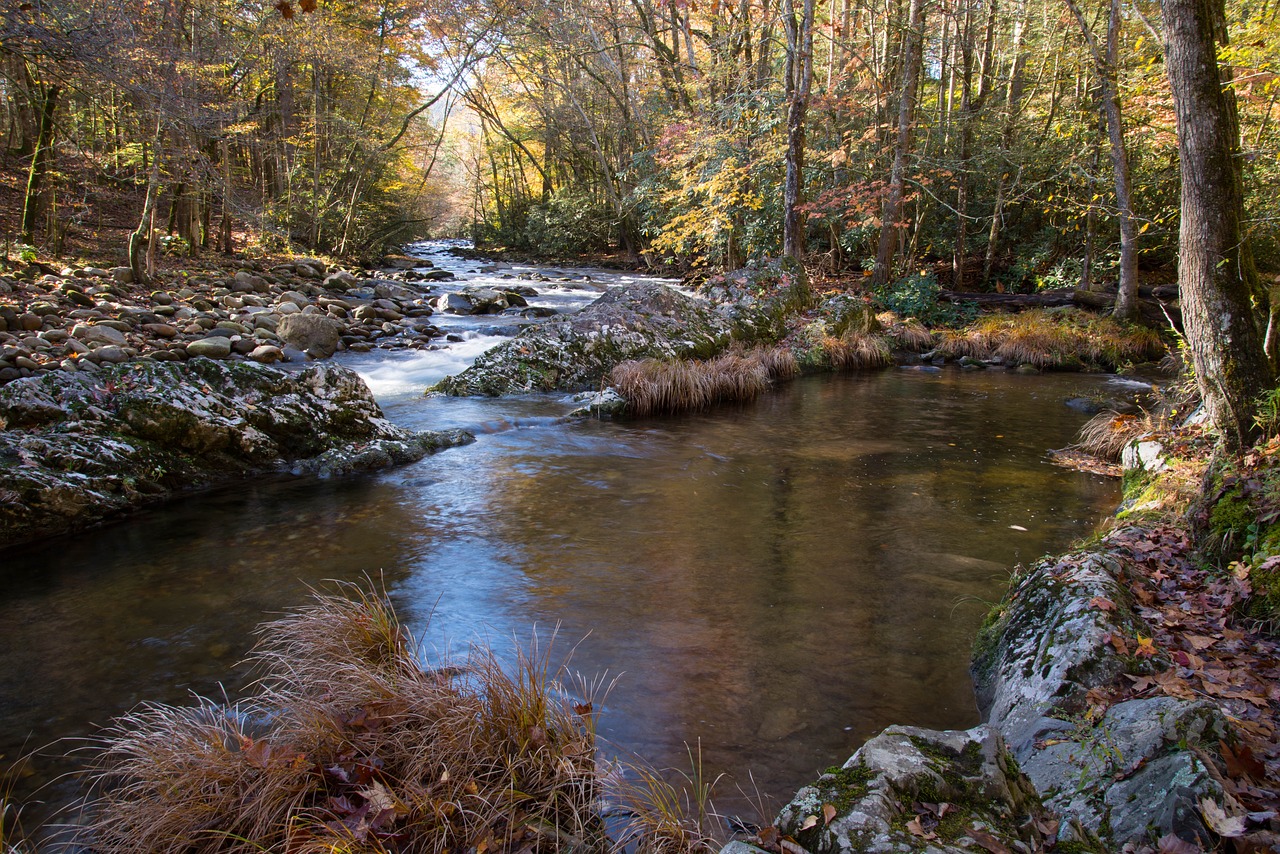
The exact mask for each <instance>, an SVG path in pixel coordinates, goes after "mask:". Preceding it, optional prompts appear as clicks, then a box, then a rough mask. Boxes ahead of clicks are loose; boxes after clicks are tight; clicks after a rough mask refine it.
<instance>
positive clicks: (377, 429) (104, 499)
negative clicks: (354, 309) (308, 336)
mask: <svg viewBox="0 0 1280 854" xmlns="http://www.w3.org/2000/svg"><path fill="white" fill-rule="evenodd" d="M470 439H471V437H470V436H469V434H466V433H463V432H462V431H453V432H448V433H411V432H409V431H407V430H404V429H401V428H399V427H397V426H395V425H394V424H392V423H391V422H389V421H387V420H386V419H385V418H383V417H382V412H381V410H380V409H379V408H378V405H377V403H375V402H374V399H373V396H372V395H371V394H370V392H369V389H368V387H367V386H365V384H364V382H363V381H362V380H361V379H360V377H359V376H358V375H357V374H356V373H354V372H353V371H350V370H347V369H345V368H342V367H339V366H336V365H313V366H310V367H308V368H305V369H303V370H302V371H299V372H297V373H285V372H283V371H279V370H276V369H274V368H267V367H262V366H259V365H254V364H249V363H231V362H218V361H213V360H210V359H198V358H197V359H192V360H191V361H189V362H185V363H174V362H167V363H154V362H152V363H148V362H135V363H132V364H128V365H112V366H108V367H106V368H104V369H102V370H101V371H100V372H99V373H97V374H96V375H93V376H91V375H89V374H87V373H84V372H75V373H63V372H52V373H47V374H44V375H42V376H40V377H33V378H30V379H23V380H18V381H16V382H12V383H9V384H8V385H6V386H5V387H4V388H2V389H0V544H9V543H16V542H23V541H27V540H31V539H35V538H38V537H42V536H48V535H53V534H64V533H68V532H71V531H75V530H79V529H82V528H85V527H88V526H91V525H94V524H96V523H98V522H101V521H103V520H106V519H109V518H112V517H116V516H120V515H123V514H125V513H127V512H130V511H132V510H136V509H138V508H140V507H143V506H145V505H148V504H153V503H156V502H158V501H162V500H165V499H167V498H170V497H172V496H174V495H177V494H179V493H183V492H187V491H191V490H193V489H200V488H206V487H210V486H216V485H219V484H222V483H227V482H230V481H231V480H233V479H236V478H243V477H245V476H250V475H253V474H256V473H264V472H292V473H294V474H312V475H318V476H328V475H336V474H344V473H347V472H351V471H358V470H369V469H375V468H379V467H382V466H387V465H391V464H395V463H406V462H411V461H413V460H417V459H420V458H422V457H423V456H425V455H426V454H428V453H431V452H433V451H436V450H439V449H441V448H445V447H449V446H452V445H457V444H461V443H463V442H466V441H470Z"/></svg>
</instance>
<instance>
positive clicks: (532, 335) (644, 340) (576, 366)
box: [431, 283, 733, 395]
mask: <svg viewBox="0 0 1280 854" xmlns="http://www.w3.org/2000/svg"><path fill="white" fill-rule="evenodd" d="M732 340H733V327H732V324H731V323H730V322H729V321H728V320H726V319H725V317H723V316H722V315H721V314H720V313H718V312H717V311H716V307H715V306H714V305H713V304H711V303H709V302H706V301H704V300H700V299H697V298H694V297H690V296H686V295H685V294H682V293H680V292H679V291H677V290H675V289H674V288H670V287H667V286H665V285H659V284H653V283H642V284H635V285H628V286H627V287H625V288H617V289H614V290H611V291H608V292H606V293H605V294H603V295H602V296H601V297H600V298H599V299H597V300H596V301H595V302H593V303H591V305H589V306H587V307H586V308H584V309H583V310H582V311H580V312H578V313H577V314H573V315H568V316H566V317H563V318H554V319H552V320H548V321H547V322H545V323H543V324H540V325H539V326H536V327H532V328H529V329H526V330H524V331H523V332H521V333H520V335H518V336H517V337H515V338H514V339H512V340H511V341H508V342H506V343H503V344H500V345H499V346H497V347H495V348H494V349H492V350H490V351H489V352H487V353H485V354H484V355H482V356H481V357H480V358H479V359H477V360H476V362H475V364H474V365H472V366H471V367H470V368H468V369H467V370H465V371H463V372H462V373H461V374H458V375H457V376H453V377H446V378H445V379H444V380H442V381H441V382H439V383H438V384H436V385H435V386H434V387H433V388H432V389H431V391H433V392H442V393H445V394H451V395H469V394H484V395H500V394H520V393H526V392H533V391H581V390H584V389H589V388H595V387H597V386H599V385H600V382H601V380H602V378H603V377H605V376H606V375H607V374H608V373H609V371H610V370H611V369H612V368H613V366H614V365H617V364H618V363H619V362H623V361H626V360H628V359H646V358H657V359H669V358H679V357H693V356H696V357H704V358H705V357H707V356H712V355H715V354H716V353H718V352H720V351H721V350H723V349H724V348H725V347H727V346H728V345H729V343H730V341H732Z"/></svg>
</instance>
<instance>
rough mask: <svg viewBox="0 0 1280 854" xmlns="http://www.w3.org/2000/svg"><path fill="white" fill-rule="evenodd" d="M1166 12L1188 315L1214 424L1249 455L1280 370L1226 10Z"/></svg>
mask: <svg viewBox="0 0 1280 854" xmlns="http://www.w3.org/2000/svg"><path fill="white" fill-rule="evenodd" d="M1214 3H1216V6H1215V5H1213V4H1214ZM1161 5H1162V8H1163V11H1164V23H1165V31H1166V33H1165V61H1166V66H1167V67H1168V70H1169V86H1170V89H1171V90H1172V92H1173V106H1174V113H1175V115H1176V117H1177V126H1178V156H1179V160H1180V165H1181V170H1182V226H1181V230H1180V232H1179V235H1178V248H1179V253H1178V289H1179V293H1180V295H1181V300H1182V315H1183V319H1184V324H1185V327H1186V334H1187V341H1188V343H1189V344H1190V347H1191V356H1192V359H1193V361H1194V364H1195V372H1196V382H1197V384H1198V385H1199V387H1200V393H1201V395H1202V396H1203V398H1204V403H1205V406H1206V408H1207V410H1208V415H1209V418H1210V420H1211V421H1212V423H1213V425H1214V426H1215V427H1216V428H1217V429H1218V431H1219V432H1220V433H1221V435H1222V438H1223V440H1224V441H1225V442H1226V443H1227V445H1228V446H1229V447H1234V448H1239V447H1241V446H1243V445H1245V444H1247V442H1248V441H1249V439H1250V438H1251V437H1252V434H1253V433H1254V430H1255V425H1254V421H1253V415H1254V407H1255V400H1256V398H1257V396H1258V395H1259V394H1260V393H1261V392H1262V391H1264V390H1265V389H1266V388H1267V387H1268V385H1269V384H1270V381H1271V379H1272V371H1271V365H1270V363H1269V362H1268V360H1267V358H1266V356H1265V354H1264V352H1263V346H1262V344H1263V341H1262V333H1261V331H1260V329H1259V325H1258V317H1257V315H1256V314H1255V312H1254V308H1253V305H1252V302H1251V299H1250V298H1251V296H1252V294H1253V291H1254V287H1255V279H1256V273H1255V271H1254V270H1253V264H1252V258H1251V256H1250V254H1249V249H1248V246H1247V244H1246V242H1245V234H1244V229H1243V228H1242V227H1241V220H1242V218H1243V210H1244V205H1243V191H1242V180H1241V174H1240V168H1239V163H1238V155H1239V142H1240V137H1239V130H1238V128H1239V125H1238V123H1237V116H1236V106H1235V100H1234V98H1233V97H1232V96H1230V95H1229V94H1228V93H1226V92H1224V91H1223V81H1222V77H1221V75H1220V74H1219V70H1218V57H1217V44H1216V41H1217V39H1215V35H1217V33H1216V31H1217V30H1218V29H1219V28H1220V27H1221V22H1222V21H1223V20H1224V16H1223V10H1222V3H1221V0H1163V2H1162V4H1161ZM1224 35H1225V34H1224ZM1224 40H1225V38H1224Z"/></svg>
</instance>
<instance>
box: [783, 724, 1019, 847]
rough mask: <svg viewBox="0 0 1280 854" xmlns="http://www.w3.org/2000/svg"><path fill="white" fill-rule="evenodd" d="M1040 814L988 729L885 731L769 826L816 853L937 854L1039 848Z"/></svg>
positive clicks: (828, 773) (802, 793)
mask: <svg viewBox="0 0 1280 854" xmlns="http://www.w3.org/2000/svg"><path fill="white" fill-rule="evenodd" d="M913 805H915V807H916V810H919V812H917V811H916V810H913V809H912V806H913ZM925 805H928V806H925ZM1039 813H1040V804H1039V801H1038V799H1037V798H1036V795H1035V791H1034V790H1033V789H1032V788H1031V785H1030V783H1029V782H1028V781H1027V780H1026V778H1025V777H1023V776H1022V775H1021V774H1020V773H1019V772H1018V769H1017V764H1016V763H1015V762H1013V760H1012V758H1011V757H1010V756H1009V754H1008V752H1007V750H1006V749H1005V747H1004V744H1003V742H1002V741H1001V739H1000V737H999V735H998V734H997V733H995V732H993V731H992V730H991V729H989V728H988V727H985V726H979V727H975V728H974V729H971V730H963V731H950V732H937V731H934V730H926V729H918V728H916V727H889V728H888V729H886V730H884V731H883V732H882V733H880V734H879V735H878V736H876V737H875V738H872V739H871V740H869V741H868V742H867V743H866V744H864V745H863V746H862V747H861V748H860V749H859V750H858V752H857V753H855V754H854V755H853V756H852V757H851V758H850V759H849V760H848V761H847V762H845V763H844V765H843V766H841V767H839V768H829V769H828V770H827V771H826V772H825V773H824V774H822V776H820V777H819V778H818V780H817V781H816V782H815V783H813V784H812V785H810V786H806V787H805V788H803V789H801V790H800V791H799V792H798V793H797V794H796V796H795V797H794V798H792V800H791V802H790V803H788V804H787V805H786V806H784V807H783V808H782V810H781V812H779V814H778V818H777V821H776V823H775V828H776V833H777V834H778V835H780V836H782V837H785V838H789V839H792V840H794V841H795V843H796V845H797V846H799V847H800V848H802V849H803V850H805V851H810V852H814V854H852V852H864V851H865V852H891V851H892V852H898V851H913V850H921V849H925V845H926V844H927V845H928V847H927V849H925V850H928V851H930V852H936V854H943V852H946V854H952V853H953V852H954V854H960V852H972V851H975V850H986V851H997V850H1003V851H1008V850H1036V851H1038V850H1043V849H1042V846H1041V842H1042V841H1043V836H1042V831H1041V828H1040V825H1038V824H1037V822H1036V820H1035V819H1036V818H1037V817H1039ZM770 835H772V834H771V833H764V834H762V836H770ZM997 846H999V847H997Z"/></svg>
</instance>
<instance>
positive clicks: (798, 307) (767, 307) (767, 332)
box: [698, 258, 814, 344]
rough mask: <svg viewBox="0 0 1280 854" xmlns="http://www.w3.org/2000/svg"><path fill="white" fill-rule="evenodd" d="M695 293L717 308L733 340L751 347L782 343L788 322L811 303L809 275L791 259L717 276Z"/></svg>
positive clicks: (755, 265) (768, 260)
mask: <svg viewBox="0 0 1280 854" xmlns="http://www.w3.org/2000/svg"><path fill="white" fill-rule="evenodd" d="M698 290H699V293H701V294H703V295H705V296H706V297H707V299H709V300H710V301H711V302H712V303H714V304H715V305H716V307H717V311H718V312H719V313H720V315H721V316H722V317H724V318H725V320H727V321H728V322H729V324H730V327H731V328H732V330H733V335H734V337H735V338H736V339H738V340H741V341H746V342H748V343H751V344H773V343H776V342H778V341H781V340H782V339H783V338H784V337H786V335H787V332H788V323H787V322H788V320H789V319H790V318H792V317H793V316H795V315H796V314H798V313H800V312H802V311H804V310H805V309H807V308H809V307H810V306H811V305H812V304H813V301H814V296H813V292H812V291H811V290H810V287H809V278H808V275H807V274H806V273H805V270H804V267H803V266H801V265H800V263H799V262H797V261H796V260H795V259H794V258H777V259H767V260H763V261H759V262H753V263H751V264H749V265H747V266H746V267H743V268H741V269H739V270H731V271H729V272H727V273H719V274H717V275H714V276H712V277H710V278H709V279H707V280H706V281H705V282H703V283H702V284H701V285H700V286H699V288H698Z"/></svg>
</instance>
